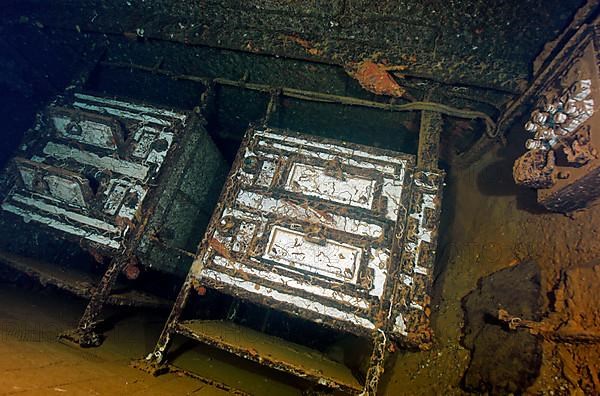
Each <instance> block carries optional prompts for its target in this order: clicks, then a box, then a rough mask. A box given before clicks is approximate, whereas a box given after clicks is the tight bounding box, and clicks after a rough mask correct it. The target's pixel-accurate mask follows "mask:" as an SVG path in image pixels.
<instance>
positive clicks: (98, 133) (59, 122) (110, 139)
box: [52, 115, 117, 149]
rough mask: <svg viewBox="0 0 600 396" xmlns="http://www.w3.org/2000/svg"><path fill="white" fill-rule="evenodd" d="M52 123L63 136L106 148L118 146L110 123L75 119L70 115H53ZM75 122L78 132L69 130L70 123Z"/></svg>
mask: <svg viewBox="0 0 600 396" xmlns="http://www.w3.org/2000/svg"><path fill="white" fill-rule="evenodd" d="M52 123H53V124H54V127H55V128H56V130H57V131H58V133H59V134H60V135H61V136H62V137H65V138H68V139H72V140H75V141H77V142H80V143H86V144H90V145H92V146H96V147H101V148H105V149H116V148H117V145H116V142H115V140H114V132H113V130H112V128H111V127H110V125H106V124H102V123H99V122H95V121H90V120H85V119H84V120H79V121H74V120H72V119H71V118H69V117H68V116H58V115H55V116H52ZM73 124H74V125H77V130H78V133H73V131H72V130H69V128H68V127H69V125H73Z"/></svg>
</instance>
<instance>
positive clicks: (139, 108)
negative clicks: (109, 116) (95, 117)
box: [75, 93, 187, 121]
mask: <svg viewBox="0 0 600 396" xmlns="http://www.w3.org/2000/svg"><path fill="white" fill-rule="evenodd" d="M75 97H76V98H78V99H81V100H87V101H90V102H96V103H101V104H104V105H108V106H118V107H123V108H125V109H129V110H134V111H137V112H140V113H153V114H158V115H161V116H165V117H170V118H176V119H178V120H180V121H185V120H186V118H187V116H186V115H185V114H181V113H177V112H174V111H171V110H166V109H159V108H156V107H152V106H147V105H141V104H137V103H130V102H124V101H121V100H116V99H108V98H103V97H99V96H92V95H87V94H82V93H76V94H75Z"/></svg>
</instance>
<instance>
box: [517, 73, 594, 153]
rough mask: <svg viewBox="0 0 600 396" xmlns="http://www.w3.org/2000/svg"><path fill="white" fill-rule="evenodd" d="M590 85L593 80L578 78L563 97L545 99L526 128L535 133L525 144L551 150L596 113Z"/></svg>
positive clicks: (528, 147)
mask: <svg viewBox="0 0 600 396" xmlns="http://www.w3.org/2000/svg"><path fill="white" fill-rule="evenodd" d="M591 88H592V81H591V80H579V81H577V82H576V83H574V84H573V85H572V86H571V87H570V88H569V89H567V90H566V91H565V92H564V93H563V95H562V96H561V97H560V98H556V99H554V100H552V101H550V102H549V103H546V104H545V105H544V106H543V107H542V109H541V110H540V109H536V110H534V111H533V112H532V113H531V118H530V120H529V121H528V122H527V123H526V124H525V130H526V131H528V132H530V133H534V134H535V136H534V138H533V139H527V141H526V142H525V147H526V148H527V149H528V150H534V149H544V150H549V149H551V148H552V147H554V146H555V145H556V144H557V142H558V141H559V140H560V139H561V138H562V137H566V136H568V135H570V134H571V133H572V132H573V131H575V130H576V129H577V128H578V127H579V126H580V125H581V124H583V123H584V122H585V121H587V119H588V118H590V117H591V116H592V114H593V113H594V100H593V99H592V98H589V96H590V95H591V93H592V89H591Z"/></svg>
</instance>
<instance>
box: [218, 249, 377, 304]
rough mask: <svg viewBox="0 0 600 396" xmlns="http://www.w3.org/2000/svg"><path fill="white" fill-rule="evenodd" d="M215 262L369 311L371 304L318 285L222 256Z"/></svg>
mask: <svg viewBox="0 0 600 396" xmlns="http://www.w3.org/2000/svg"><path fill="white" fill-rule="evenodd" d="M213 262H214V263H215V264H217V265H220V266H222V267H225V268H231V269H234V270H236V271H240V272H242V273H245V274H248V275H252V276H256V277H257V278H262V279H265V280H267V281H269V282H274V283H278V284H281V285H284V286H286V287H290V288H292V289H296V290H302V291H305V292H307V293H311V294H315V295H317V296H320V297H326V298H329V299H331V300H335V301H338V302H341V303H344V304H347V305H350V306H352V307H357V308H360V309H369V303H368V301H366V300H365V299H363V298H358V297H354V296H350V295H348V294H345V293H342V292H338V291H335V290H332V289H327V288H324V287H321V286H317V285H311V284H309V283H307V282H299V281H297V280H296V279H294V278H290V277H288V276H284V275H280V274H278V273H276V272H272V271H263V270H259V269H256V268H252V267H249V266H247V265H244V264H242V263H238V262H236V261H231V260H228V259H226V258H224V257H221V256H215V257H214V259H213Z"/></svg>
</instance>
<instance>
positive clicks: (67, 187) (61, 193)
mask: <svg viewBox="0 0 600 396" xmlns="http://www.w3.org/2000/svg"><path fill="white" fill-rule="evenodd" d="M44 181H45V182H46V183H47V184H48V189H49V192H50V195H52V196H53V197H54V198H56V199H60V200H61V201H64V202H67V203H69V204H71V205H76V206H79V207H86V206H87V204H86V202H85V198H84V197H83V192H82V191H81V185H79V183H77V182H75V181H73V180H69V179H65V178H63V177H59V176H55V175H47V176H44Z"/></svg>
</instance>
